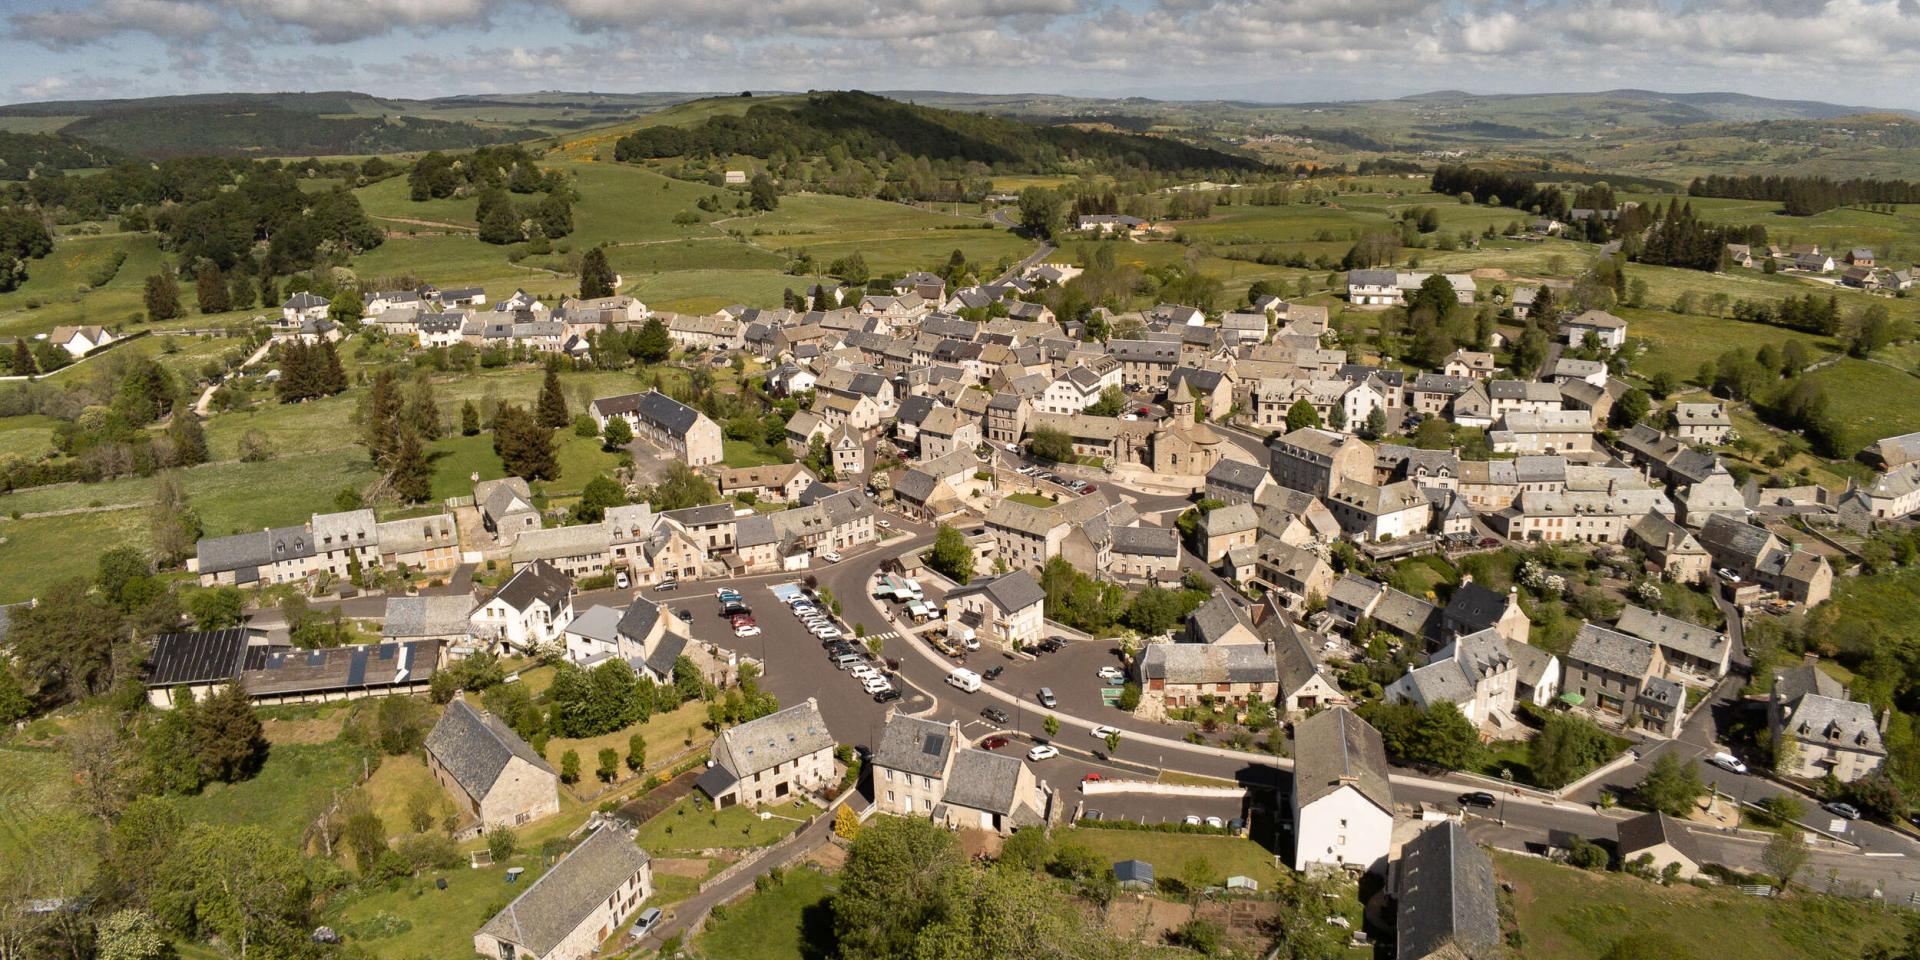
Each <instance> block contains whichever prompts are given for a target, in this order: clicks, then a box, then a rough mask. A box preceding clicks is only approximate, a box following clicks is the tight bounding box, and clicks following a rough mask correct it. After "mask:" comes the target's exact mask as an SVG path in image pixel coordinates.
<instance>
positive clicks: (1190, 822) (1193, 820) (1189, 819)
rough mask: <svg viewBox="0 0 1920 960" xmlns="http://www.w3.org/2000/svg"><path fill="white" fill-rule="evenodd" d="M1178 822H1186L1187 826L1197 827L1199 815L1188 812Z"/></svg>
mask: <svg viewBox="0 0 1920 960" xmlns="http://www.w3.org/2000/svg"><path fill="white" fill-rule="evenodd" d="M1180 822H1181V823H1184V824H1186V825H1187V826H1189V827H1197V826H1199V825H1200V815H1199V814H1194V813H1189V814H1187V815H1186V817H1185V818H1183V819H1182V820H1181V821H1180Z"/></svg>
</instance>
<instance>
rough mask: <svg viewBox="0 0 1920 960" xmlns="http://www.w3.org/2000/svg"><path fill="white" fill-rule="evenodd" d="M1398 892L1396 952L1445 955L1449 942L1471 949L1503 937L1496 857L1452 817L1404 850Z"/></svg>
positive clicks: (1409, 957)
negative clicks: (1496, 885)
mask: <svg viewBox="0 0 1920 960" xmlns="http://www.w3.org/2000/svg"><path fill="white" fill-rule="evenodd" d="M1398 881H1399V889H1398V890H1397V891H1396V893H1395V897H1396V901H1397V904H1396V916H1397V920H1396V923H1395V930H1394V935H1395V937H1396V938H1397V943H1396V945H1395V956H1396V957H1398V958H1400V960H1421V958H1425V957H1431V956H1435V955H1444V954H1442V953H1441V951H1442V950H1443V949H1444V948H1445V947H1446V946H1447V945H1449V944H1452V945H1456V946H1458V947H1463V948H1466V950H1467V951H1469V952H1470V953H1471V955H1474V956H1478V955H1479V951H1482V950H1491V949H1494V948H1496V947H1498V946H1499V943H1500V908H1499V902H1498V899H1497V893H1496V890H1495V884H1494V877H1493V861H1492V860H1491V859H1489V858H1488V857H1487V854H1486V852H1485V851H1483V850H1481V849H1480V848H1479V847H1478V846H1475V845H1474V842H1473V840H1472V839H1471V838H1469V837H1468V836H1467V831H1466V828H1465V827H1462V826H1461V825H1460V824H1458V823H1456V822H1454V821H1451V820H1448V821H1445V822H1443V823H1440V824H1438V825H1436V826H1433V827H1429V828H1427V829H1426V830H1424V831H1422V832H1421V833H1420V834H1419V835H1418V836H1416V837H1414V838H1413V839H1412V840H1409V841H1407V843H1406V845H1405V846H1403V847H1402V848H1401V851H1400V869H1399V874H1398Z"/></svg>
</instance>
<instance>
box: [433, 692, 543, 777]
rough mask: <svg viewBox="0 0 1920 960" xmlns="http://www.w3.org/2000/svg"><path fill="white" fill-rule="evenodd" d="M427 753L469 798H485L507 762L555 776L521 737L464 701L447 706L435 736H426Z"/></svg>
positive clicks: (491, 715) (434, 728)
mask: <svg viewBox="0 0 1920 960" xmlns="http://www.w3.org/2000/svg"><path fill="white" fill-rule="evenodd" d="M426 748H427V752H428V753H430V754H432V755H433V756H434V758H435V759H437V760H438V761H439V762H440V766H441V767H443V768H445V769H446V771H447V774H448V775H449V776H451V777H453V779H454V782H455V783H458V784H459V785H460V787H461V789H463V790H465V791H466V792H467V794H468V795H469V796H472V797H476V798H478V797H485V796H486V795H487V793H488V791H490V790H492V789H493V783H494V781H495V780H497V779H499V777H500V771H502V770H505V769H506V767H507V763H508V761H510V760H512V759H513V758H514V757H519V758H520V759H522V760H525V761H526V762H528V763H531V764H533V765H534V766H535V767H538V768H540V769H541V770H545V771H546V772H547V773H549V774H551V773H553V768H552V767H550V766H547V761H546V760H544V759H542V758H541V756H540V755H539V754H537V753H534V752H533V748H532V747H530V746H528V745H527V742H526V741H525V740H522V739H520V735H519V734H517V733H514V732H513V731H512V730H511V729H508V727H507V725H506V724H505V723H502V722H500V718H499V717H496V716H494V715H493V714H491V713H488V712H487V711H485V710H478V709H475V708H473V707H472V706H469V705H468V704H467V702H466V701H465V700H454V701H452V702H451V703H448V704H447V709H446V712H444V713H442V714H440V720H439V722H437V723H435V724H434V725H433V732H431V733H429V734H427V741H426Z"/></svg>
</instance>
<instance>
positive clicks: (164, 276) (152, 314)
mask: <svg viewBox="0 0 1920 960" xmlns="http://www.w3.org/2000/svg"><path fill="white" fill-rule="evenodd" d="M146 307H147V320H148V321H149V322H155V323H157V322H159V321H161V320H172V319H175V318H176V317H178V316H180V285H179V284H177V283H174V282H173V274H171V273H167V272H165V271H161V272H160V273H156V274H154V275H153V276H150V277H148V278H147V291H146Z"/></svg>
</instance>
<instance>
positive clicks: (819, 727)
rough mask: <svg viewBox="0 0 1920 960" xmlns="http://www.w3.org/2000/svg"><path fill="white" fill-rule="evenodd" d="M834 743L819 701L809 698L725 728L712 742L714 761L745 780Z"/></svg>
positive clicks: (831, 745)
mask: <svg viewBox="0 0 1920 960" xmlns="http://www.w3.org/2000/svg"><path fill="white" fill-rule="evenodd" d="M833 746H834V741H833V734H831V733H829V732H827V721H826V720H825V719H824V718H822V717H821V716H820V705H819V704H818V703H817V702H815V701H814V700H813V699H811V698H809V699H807V700H806V701H805V702H803V703H796V704H794V705H793V706H791V707H788V708H786V709H785V710H781V711H779V712H778V713H770V714H768V715H766V716H764V717H761V718H759V719H757V720H749V721H747V722H746V723H743V724H740V725H739V726H737V727H729V728H727V729H725V730H722V731H721V732H720V737H719V739H717V740H715V741H714V742H713V761H714V763H715V764H716V765H718V766H723V767H726V768H727V772H729V773H731V774H733V775H734V776H735V777H738V778H739V779H742V780H745V779H747V778H748V777H751V776H753V775H754V774H756V773H759V772H760V771H762V770H769V769H772V768H773V767H774V766H776V765H778V764H782V763H787V762H789V761H792V760H798V759H799V758H801V757H805V756H809V755H811V754H813V753H815V752H817V751H820V750H832V749H833Z"/></svg>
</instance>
